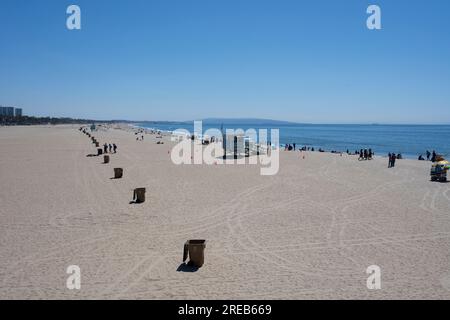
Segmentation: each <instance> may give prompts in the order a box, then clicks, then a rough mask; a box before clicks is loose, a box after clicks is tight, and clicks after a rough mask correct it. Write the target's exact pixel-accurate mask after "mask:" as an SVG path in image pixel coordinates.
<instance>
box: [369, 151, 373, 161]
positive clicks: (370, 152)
mask: <svg viewBox="0 0 450 320" xmlns="http://www.w3.org/2000/svg"><path fill="white" fill-rule="evenodd" d="M372 156H373V152H372V149H369V160H372Z"/></svg>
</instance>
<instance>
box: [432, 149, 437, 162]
mask: <svg viewBox="0 0 450 320" xmlns="http://www.w3.org/2000/svg"><path fill="white" fill-rule="evenodd" d="M431 162H436V151H434V150H433V155H432V156H431Z"/></svg>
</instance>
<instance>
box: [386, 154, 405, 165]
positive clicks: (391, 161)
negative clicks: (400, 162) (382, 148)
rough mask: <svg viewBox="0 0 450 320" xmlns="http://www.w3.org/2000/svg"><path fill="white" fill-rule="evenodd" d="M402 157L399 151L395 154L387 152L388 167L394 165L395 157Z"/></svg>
mask: <svg viewBox="0 0 450 320" xmlns="http://www.w3.org/2000/svg"><path fill="white" fill-rule="evenodd" d="M402 158H403V156H402V154H401V153H399V154H397V155H396V154H395V153H389V154H388V168H393V167H395V161H396V160H397V159H402Z"/></svg>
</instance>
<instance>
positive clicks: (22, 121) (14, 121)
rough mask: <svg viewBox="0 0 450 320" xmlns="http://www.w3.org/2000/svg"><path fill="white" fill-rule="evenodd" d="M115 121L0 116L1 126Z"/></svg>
mask: <svg viewBox="0 0 450 320" xmlns="http://www.w3.org/2000/svg"><path fill="white" fill-rule="evenodd" d="M114 122H117V121H96V120H88V119H73V118H53V117H30V116H22V117H11V116H0V125H3V126H30V125H44V124H51V125H57V124H92V123H114Z"/></svg>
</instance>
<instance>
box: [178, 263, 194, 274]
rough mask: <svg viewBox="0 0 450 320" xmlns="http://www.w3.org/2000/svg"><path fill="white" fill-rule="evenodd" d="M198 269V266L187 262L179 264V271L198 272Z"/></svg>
mask: <svg viewBox="0 0 450 320" xmlns="http://www.w3.org/2000/svg"><path fill="white" fill-rule="evenodd" d="M197 270H198V267H196V266H194V265H190V264H186V263H184V262H183V263H182V264H180V265H179V266H178V268H177V271H178V272H196V271H197Z"/></svg>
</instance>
